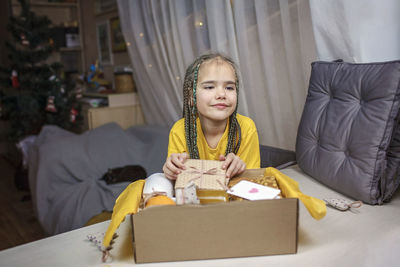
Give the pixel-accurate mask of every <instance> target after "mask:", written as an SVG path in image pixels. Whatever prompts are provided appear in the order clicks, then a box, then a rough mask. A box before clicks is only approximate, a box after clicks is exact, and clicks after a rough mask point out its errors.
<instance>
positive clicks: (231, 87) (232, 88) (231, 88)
mask: <svg viewBox="0 0 400 267" xmlns="http://www.w3.org/2000/svg"><path fill="white" fill-rule="evenodd" d="M226 90H230V91H231V90H235V87H233V86H228V87H226Z"/></svg>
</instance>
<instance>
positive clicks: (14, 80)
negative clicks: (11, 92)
mask: <svg viewBox="0 0 400 267" xmlns="http://www.w3.org/2000/svg"><path fill="white" fill-rule="evenodd" d="M11 84H12V87H13V88H15V89H18V88H19V81H18V73H17V71H16V70H13V71H12V72H11Z"/></svg>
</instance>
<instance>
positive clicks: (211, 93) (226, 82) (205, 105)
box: [196, 58, 237, 122]
mask: <svg viewBox="0 0 400 267" xmlns="http://www.w3.org/2000/svg"><path fill="white" fill-rule="evenodd" d="M196 92H197V95H196V97H197V110H198V114H199V117H200V119H201V120H204V119H206V120H210V121H212V122H221V121H226V119H227V118H229V116H230V115H231V114H232V113H233V112H234V111H235V108H236V103H237V91H236V75H235V71H234V69H233V67H232V66H231V65H230V64H229V63H227V62H225V61H224V60H222V59H219V58H216V59H212V60H210V61H206V62H204V63H202V64H201V66H200V69H199V74H198V80H197V90H196Z"/></svg>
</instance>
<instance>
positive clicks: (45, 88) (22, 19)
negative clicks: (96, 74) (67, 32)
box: [0, 0, 79, 141]
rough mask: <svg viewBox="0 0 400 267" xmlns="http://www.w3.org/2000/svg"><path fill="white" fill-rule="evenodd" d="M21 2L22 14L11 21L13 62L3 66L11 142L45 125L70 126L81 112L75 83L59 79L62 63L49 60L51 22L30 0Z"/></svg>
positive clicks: (0, 110)
mask: <svg viewBox="0 0 400 267" xmlns="http://www.w3.org/2000/svg"><path fill="white" fill-rule="evenodd" d="M18 1H19V3H20V5H21V13H20V15H19V16H11V17H10V20H9V24H8V31H9V32H10V33H11V36H12V39H13V42H6V45H7V48H8V50H9V51H8V57H9V61H10V64H9V66H8V67H7V68H5V67H1V68H0V83H1V84H0V116H1V118H2V119H5V120H8V121H9V123H10V131H9V136H10V138H11V140H12V141H18V140H20V139H22V138H24V137H26V136H28V135H34V134H38V133H39V132H40V130H41V128H42V126H43V125H45V124H53V125H58V126H60V127H62V128H64V129H71V128H72V126H73V125H74V123H76V120H75V118H76V116H77V113H78V111H79V106H78V101H76V98H77V92H76V91H75V89H74V86H73V84H71V83H66V82H65V81H63V80H62V79H61V78H60V77H61V75H62V65H61V64H60V63H52V64H48V63H47V62H46V60H47V59H48V57H49V56H50V55H51V53H52V52H53V46H52V40H51V21H50V20H49V19H48V17H46V16H37V15H36V14H35V13H33V12H32V11H31V8H30V4H29V1H26V0H18ZM78 93H79V92H78Z"/></svg>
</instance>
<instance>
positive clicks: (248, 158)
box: [237, 116, 260, 169]
mask: <svg viewBox="0 0 400 267" xmlns="http://www.w3.org/2000/svg"><path fill="white" fill-rule="evenodd" d="M242 117H244V116H242ZM244 118H245V121H244V122H243V123H241V124H240V127H241V131H242V141H241V144H240V148H239V151H238V153H237V155H238V156H239V157H240V159H241V160H243V161H244V162H245V163H246V168H247V169H257V168H260V143H259V141H258V133H257V128H256V125H255V123H254V122H253V121H252V120H251V119H250V118H247V117H244ZM239 123H240V122H239Z"/></svg>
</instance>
